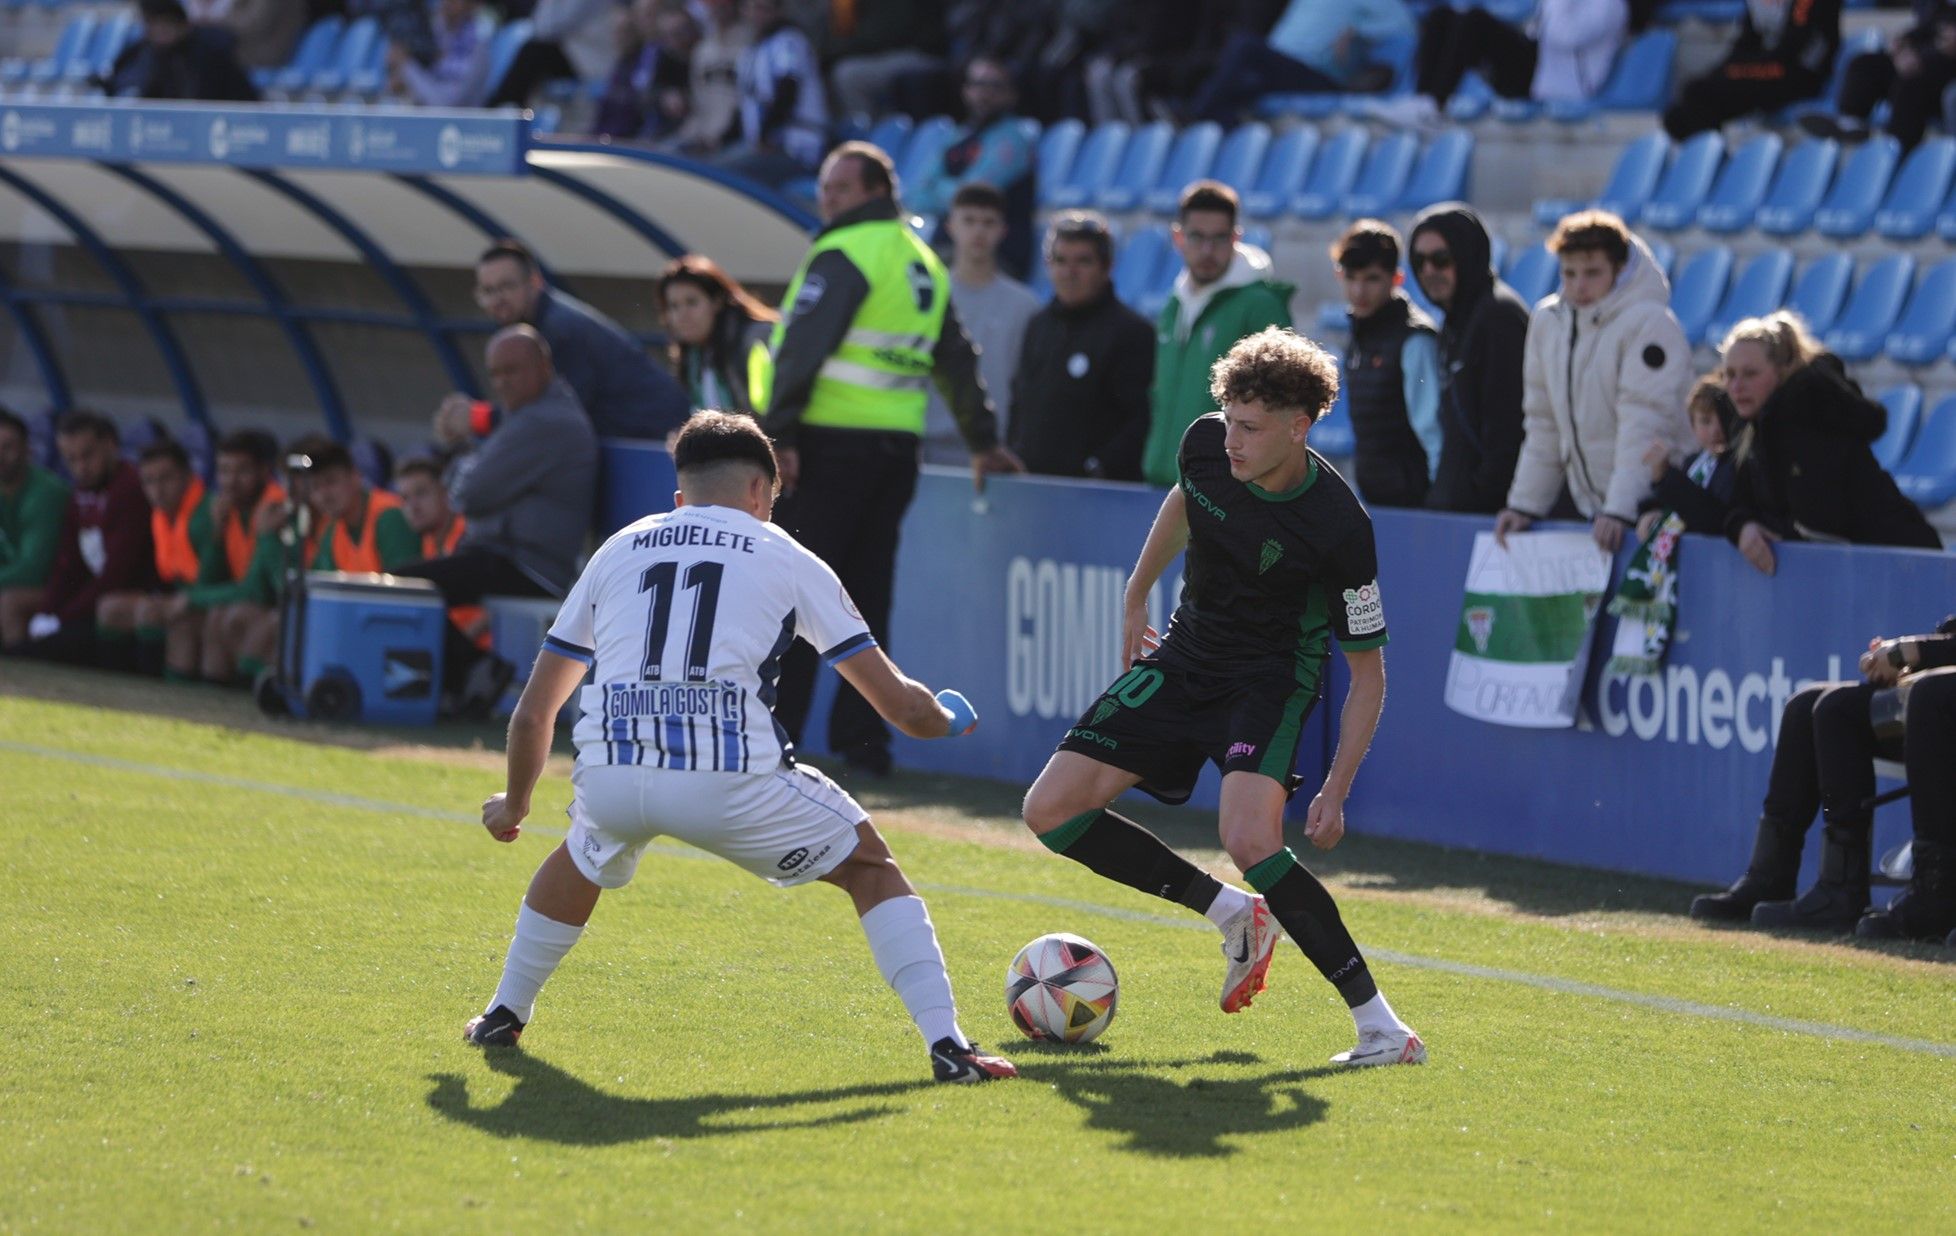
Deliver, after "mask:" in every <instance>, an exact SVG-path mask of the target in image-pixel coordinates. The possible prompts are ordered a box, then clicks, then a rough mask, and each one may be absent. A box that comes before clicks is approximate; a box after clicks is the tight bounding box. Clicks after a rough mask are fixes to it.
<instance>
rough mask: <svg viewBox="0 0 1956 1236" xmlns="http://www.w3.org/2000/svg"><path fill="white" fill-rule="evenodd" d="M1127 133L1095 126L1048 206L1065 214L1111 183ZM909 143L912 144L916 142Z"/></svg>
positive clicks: (1117, 125) (1114, 124)
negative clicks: (1063, 211)
mask: <svg viewBox="0 0 1956 1236" xmlns="http://www.w3.org/2000/svg"><path fill="white" fill-rule="evenodd" d="M1130 132H1131V131H1130V130H1129V128H1128V126H1127V124H1126V123H1125V122H1123V121H1119V120H1110V121H1108V122H1107V123H1106V124H1103V125H1098V126H1096V127H1095V128H1094V131H1093V132H1091V133H1089V134H1087V138H1086V140H1085V141H1084V142H1082V143H1081V144H1080V153H1079V154H1078V155H1077V156H1076V157H1075V158H1074V160H1073V166H1072V167H1069V168H1068V169H1067V170H1066V175H1065V177H1064V178H1063V179H1062V180H1061V182H1060V183H1058V184H1056V185H1054V186H1053V191H1052V193H1051V194H1049V195H1047V198H1046V200H1047V202H1048V204H1050V205H1051V206H1053V207H1055V208H1057V209H1060V210H1069V209H1074V208H1077V207H1081V206H1085V205H1086V204H1087V203H1088V202H1091V201H1092V200H1093V199H1094V197H1095V195H1096V194H1098V193H1099V192H1100V190H1101V188H1102V187H1103V186H1104V185H1106V184H1108V183H1109V182H1110V181H1112V180H1113V179H1114V171H1115V169H1116V168H1118V167H1120V165H1121V154H1122V153H1123V152H1124V151H1125V150H1126V149H1127V141H1128V137H1129V135H1130ZM911 140H912V141H913V142H914V141H915V140H916V139H915V138H912V139H911Z"/></svg>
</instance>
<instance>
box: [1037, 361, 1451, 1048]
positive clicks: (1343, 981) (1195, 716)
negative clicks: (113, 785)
mask: <svg viewBox="0 0 1956 1236" xmlns="http://www.w3.org/2000/svg"><path fill="white" fill-rule="evenodd" d="M1209 390H1210V394H1211V395H1212V396H1213V397H1214V399H1215V401H1216V404H1217V406H1218V407H1220V408H1221V409H1222V411H1220V412H1212V413H1210V414H1209V415H1208V416H1204V417H1202V418H1201V419H1199V420H1197V421H1196V422H1195V423H1194V424H1193V425H1190V426H1189V429H1188V432H1187V433H1186V434H1184V435H1183V437H1182V447H1181V459H1180V467H1181V484H1180V485H1179V486H1178V487H1177V488H1175V489H1174V490H1172V491H1170V492H1169V494H1168V497H1167V499H1166V500H1165V501H1163V503H1162V505H1161V513H1160V514H1159V515H1157V516H1156V517H1155V524H1154V528H1153V529H1152V530H1151V531H1150V532H1149V533H1148V539H1147V542H1146V543H1145V544H1144V545H1143V546H1142V548H1141V558H1140V561H1138V562H1137V563H1136V564H1135V567H1134V573H1133V574H1132V575H1130V576H1129V577H1128V581H1127V594H1126V598H1125V602H1124V608H1125V613H1124V615H1123V618H1122V624H1121V641H1122V648H1121V651H1122V658H1123V660H1124V661H1125V662H1126V663H1127V664H1128V666H1129V668H1128V671H1127V672H1126V673H1125V674H1123V675H1121V677H1120V678H1119V679H1117V680H1115V682H1114V684H1113V685H1112V686H1110V687H1109V688H1108V689H1107V691H1106V692H1105V693H1104V694H1102V695H1101V697H1100V698H1099V699H1098V700H1097V701H1095V703H1094V705H1093V707H1092V708H1090V709H1089V710H1088V711H1087V714H1086V715H1085V716H1083V717H1081V718H1080V720H1079V722H1078V723H1077V724H1075V725H1074V727H1073V728H1072V729H1070V730H1068V731H1067V732H1066V737H1065V739H1064V740H1063V741H1061V743H1060V745H1059V750H1058V751H1057V752H1055V753H1054V755H1053V758H1052V759H1051V760H1050V761H1048V763H1047V765H1046V768H1045V771H1043V772H1041V773H1040V774H1039V779H1038V780H1037V781H1035V782H1034V783H1033V786H1032V789H1031V790H1029V791H1027V793H1026V801H1025V820H1026V824H1027V826H1028V827H1030V828H1031V829H1032V831H1033V832H1034V833H1035V834H1037V835H1038V837H1039V840H1040V841H1041V842H1042V843H1044V844H1045V845H1046V847H1047V848H1048V849H1051V850H1053V851H1055V852H1057V853H1060V854H1064V855H1065V856H1066V857H1068V858H1071V859H1073V860H1075V861H1077V862H1079V863H1081V864H1083V865H1085V866H1086V867H1088V868H1089V869H1091V870H1092V871H1094V872H1095V873H1096V874H1099V875H1103V876H1105V877H1107V878H1108V879H1110V880H1114V881H1116V882H1118V883H1121V884H1125V885H1127V886H1129V887H1130V888H1135V889H1139V890H1140V891H1142V892H1144V893H1148V894H1151V895H1153V896H1156V897H1161V898H1163V899H1165V900H1168V901H1173V902H1176V903H1178V904H1180V905H1184V906H1187V907H1188V908H1189V909H1191V910H1194V911H1196V912H1197V913H1199V914H1203V915H1205V916H1207V917H1208V918H1209V920H1210V921H1211V922H1213V923H1215V924H1216V926H1217V927H1219V928H1220V929H1221V930H1222V933H1223V955H1224V957H1225V958H1226V959H1227V960H1228V962H1229V969H1228V974H1227V977H1226V978H1225V980H1224V983H1223V992H1222V1008H1223V1011H1224V1012H1226V1013H1234V1012H1236V1011H1237V1010H1239V1009H1242V1008H1244V1007H1246V1006H1247V1005H1248V1004H1249V1003H1250V1001H1251V999H1252V998H1253V997H1254V996H1255V995H1256V993H1257V992H1259V991H1261V990H1263V987H1264V975H1265V972H1266V971H1267V970H1268V969H1269V966H1270V954H1271V950H1272V949H1273V947H1274V945H1275V942H1276V931H1275V929H1274V927H1273V925H1272V922H1271V920H1272V919H1275V921H1276V924H1278V925H1281V926H1282V927H1283V929H1284V931H1285V932H1286V933H1287V934H1288V935H1289V936H1290V938H1291V939H1292V940H1294V941H1296V942H1297V945H1298V947H1299V948H1301V949H1303V951H1304V955H1305V956H1306V957H1308V958H1310V960H1311V963H1312V964H1313V965H1315V966H1316V967H1317V968H1318V970H1319V972H1320V973H1322V974H1323V975H1324V977H1325V979H1326V980H1327V981H1329V982H1330V983H1331V985H1332V986H1333V987H1335V988H1337V989H1338V993H1339V994H1340V995H1342V996H1343V997H1344V998H1345V1003H1346V1005H1347V1006H1349V1007H1350V1009H1351V1013H1352V1020H1353V1021H1354V1022H1355V1023H1356V1024H1357V1027H1358V1044H1357V1046H1355V1047H1353V1048H1352V1049H1351V1050H1350V1051H1345V1052H1340V1053H1338V1054H1337V1055H1335V1056H1333V1057H1332V1058H1331V1059H1332V1062H1333V1063H1334V1064H1343V1065H1374V1064H1421V1063H1424V1062H1425V1060H1426V1045H1425V1044H1424V1043H1422V1042H1421V1041H1420V1037H1419V1035H1417V1034H1415V1033H1414V1032H1413V1030H1412V1029H1411V1027H1409V1026H1407V1025H1406V1023H1405V1022H1403V1021H1401V1020H1399V1017H1398V1015H1397V1014H1396V1013H1394V1012H1393V1011H1392V1006H1391V1005H1389V1004H1387V1003H1386V999H1385V997H1384V996H1383V995H1380V994H1379V989H1378V985H1377V984H1376V983H1375V982H1374V981H1373V979H1372V975H1371V972H1370V971H1369V970H1368V969H1367V968H1366V965H1365V958H1364V957H1363V956H1362V955H1361V954H1360V953H1359V951H1358V945H1356V944H1354V943H1353V942H1352V938H1351V933H1350V932H1348V931H1346V930H1345V925H1344V922H1343V920H1342V919H1340V918H1339V915H1338V906H1337V903H1336V902H1334V901H1333V900H1332V899H1331V894H1330V893H1329V892H1327V891H1326V890H1325V887H1324V885H1322V884H1320V883H1319V882H1318V880H1317V877H1315V876H1313V875H1312V874H1311V873H1310V872H1309V871H1308V870H1306V869H1305V867H1304V865H1303V864H1302V863H1300V862H1299V861H1298V860H1297V856H1296V855H1295V854H1293V853H1292V852H1291V851H1290V849H1289V848H1288V847H1286V846H1285V845H1284V804H1285V803H1286V802H1287V801H1288V800H1289V798H1290V794H1291V791H1292V790H1293V789H1294V788H1296V780H1295V779H1294V774H1293V773H1292V769H1293V768H1294V767H1295V766H1296V762H1297V743H1298V738H1299V736H1300V735H1301V734H1302V732H1303V729H1304V720H1305V718H1306V717H1307V716H1309V715H1310V711H1311V708H1312V706H1313V705H1314V704H1316V702H1317V698H1318V694H1319V692H1320V690H1321V689H1322V682H1323V676H1324V669H1325V661H1326V658H1327V657H1328V656H1329V655H1330V649H1331V641H1332V640H1334V639H1335V640H1337V641H1338V644H1339V646H1340V648H1341V649H1342V650H1343V652H1344V655H1345V661H1346V663H1347V664H1348V665H1349V666H1350V668H1351V678H1352V685H1351V689H1350V691H1349V692H1348V693H1347V694H1346V696H1345V705H1344V711H1343V713H1342V714H1341V717H1340V722H1339V732H1338V751H1337V754H1336V755H1335V756H1334V757H1333V759H1332V761H1331V769H1330V771H1329V772H1328V773H1327V774H1326V775H1325V779H1324V785H1323V787H1322V788H1321V789H1320V790H1319V791H1318V793H1317V796H1316V797H1315V798H1313V799H1312V800H1311V810H1310V814H1309V816H1308V818H1307V820H1306V822H1305V825H1304V836H1305V837H1306V838H1308V839H1309V840H1310V842H1311V844H1312V845H1315V846H1317V847H1318V848H1319V849H1321V850H1328V849H1330V848H1331V847H1332V846H1334V845H1336V844H1338V839H1339V838H1340V837H1342V836H1343V835H1344V832H1345V797H1346V795H1347V794H1348V793H1350V791H1351V785H1352V780H1353V778H1354V777H1356V776H1357V774H1358V765H1359V761H1361V760H1363V759H1364V758H1365V751H1366V748H1367V747H1368V746H1370V745H1371V742H1372V734H1373V731H1374V730H1376V729H1377V728H1378V723H1379V711H1380V709H1381V707H1382V706H1383V705H1384V703H1385V656H1384V653H1383V652H1382V651H1381V649H1382V648H1383V646H1384V644H1385V642H1386V628H1385V611H1384V609H1383V608H1382V607H1381V606H1380V602H1379V585H1378V558H1377V554H1376V551H1375V549H1374V547H1373V543H1372V519H1371V517H1370V516H1369V515H1367V514H1366V513H1365V508H1364V507H1363V506H1361V505H1360V504H1359V501H1358V498H1357V497H1356V496H1355V495H1354V494H1353V493H1352V491H1351V487H1350V486H1348V485H1347V484H1346V483H1345V479H1344V478H1343V477H1341V476H1339V475H1338V473H1337V472H1336V471H1334V470H1333V469H1332V467H1331V466H1330V465H1329V464H1327V463H1326V462H1325V461H1324V459H1323V458H1322V457H1321V456H1319V455H1318V454H1316V453H1315V452H1314V451H1312V450H1311V449H1310V448H1309V446H1307V445H1306V443H1305V438H1306V437H1307V436H1308V435H1309V433H1310V429H1311V426H1312V425H1313V424H1314V423H1315V422H1316V420H1317V418H1318V417H1319V416H1321V415H1323V414H1324V412H1325V410H1326V409H1328V408H1329V407H1330V406H1331V402H1332V399H1333V398H1334V397H1335V396H1336V394H1337V391H1338V370H1337V365H1336V362H1334V361H1333V360H1332V358H1331V356H1330V354H1329V353H1327V352H1326V351H1325V350H1324V349H1323V348H1320V347H1318V346H1317V345H1316V344H1314V343H1312V342H1311V341H1310V340H1308V339H1305V338H1303V337H1302V336H1300V335H1296V334H1293V333H1292V332H1290V331H1288V330H1283V329H1280V328H1276V327H1272V328H1270V329H1268V330H1264V331H1260V332H1258V333H1257V334H1254V335H1250V336H1248V337H1247V338H1245V339H1243V340H1242V341H1240V342H1239V343H1237V345H1236V346H1235V347H1233V348H1231V349H1230V351H1229V353H1228V354H1227V355H1226V356H1224V357H1223V358H1222V359H1221V360H1219V361H1217V362H1216V365H1215V369H1214V370H1213V371H1212V374H1211V379H1210V387H1209ZM1184 548H1186V549H1187V550H1188V563H1187V568H1186V573H1185V576H1184V583H1183V589H1182V598H1181V604H1180V605H1179V606H1178V607H1177V608H1176V610H1175V616H1174V619H1173V621H1171V622H1170V623H1169V626H1168V633H1167V634H1166V635H1165V636H1161V635H1157V634H1156V632H1155V630H1154V629H1153V628H1152V627H1150V626H1149V625H1148V619H1147V600H1148V591H1149V589H1150V588H1152V587H1153V586H1154V583H1155V581H1156V580H1157V579H1159V578H1160V577H1161V575H1162V572H1163V571H1165V570H1166V569H1167V568H1168V566H1169V564H1170V563H1172V562H1173V561H1174V560H1175V558H1176V556H1177V555H1179V554H1180V553H1181V552H1182V550H1183V549H1184ZM1204 761H1208V762H1212V763H1214V764H1215V765H1217V767H1219V768H1220V769H1221V770H1222V774H1223V779H1222V802H1221V811H1220V832H1221V836H1222V845H1223V849H1224V850H1226V851H1228V853H1229V857H1230V859H1231V860H1232V861H1234V862H1235V864H1236V866H1237V869H1238V870H1240V871H1241V872H1242V873H1243V875H1244V877H1245V878H1246V879H1247V880H1248V882H1249V883H1250V885H1251V886H1252V887H1253V888H1255V889H1256V890H1257V892H1258V893H1260V894H1262V895H1261V896H1253V895H1252V894H1250V893H1247V892H1245V891H1243V890H1242V889H1239V888H1235V887H1233V886H1231V885H1228V884H1224V883H1222V882H1221V881H1219V880H1217V879H1216V878H1215V877H1214V876H1211V875H1209V874H1208V873H1207V872H1204V871H1203V870H1201V869H1200V868H1198V867H1197V866H1195V865H1194V864H1193V863H1191V862H1189V861H1188V860H1187V859H1185V858H1183V857H1182V856H1181V855H1179V854H1177V853H1175V851H1174V850H1172V849H1170V848H1169V847H1168V846H1167V845H1166V844H1164V843H1163V842H1162V840H1161V839H1160V838H1159V837H1156V836H1155V835H1154V834H1153V833H1151V832H1149V831H1148V830H1147V829H1145V828H1143V827H1141V826H1140V825H1139V824H1136V823H1135V822H1134V821H1132V820H1129V819H1126V818H1124V817H1122V816H1120V815H1117V814H1115V813H1114V812H1113V811H1111V810H1109V809H1108V804H1109V803H1111V802H1112V801H1113V800H1114V799H1115V798H1117V797H1118V796H1119V795H1120V794H1121V793H1123V792H1124V791H1126V790H1128V789H1130V788H1132V787H1134V786H1137V785H1138V786H1140V787H1141V789H1143V790H1145V791H1146V792H1148V793H1149V794H1152V795H1153V796H1154V797H1156V798H1158V799H1160V800H1162V801H1163V802H1167V803H1181V802H1186V801H1187V800H1188V797H1189V795H1190V794H1191V793H1192V792H1193V791H1194V788H1195V781H1196V777H1197V775H1198V774H1199V773H1200V772H1201V771H1202V765H1203V763H1204Z"/></svg>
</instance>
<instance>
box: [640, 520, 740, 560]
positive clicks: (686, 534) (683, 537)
mask: <svg viewBox="0 0 1956 1236" xmlns="http://www.w3.org/2000/svg"><path fill="white" fill-rule="evenodd" d="M670 545H699V546H703V547H705V548H708V549H731V550H735V551H737V552H739V553H743V554H751V553H753V552H754V538H753V537H751V536H748V535H747V534H746V533H744V532H729V531H728V530H727V529H725V528H707V527H703V526H701V525H699V524H682V523H672V524H665V525H663V526H662V527H658V528H654V529H652V530H651V531H650V532H640V533H637V534H635V535H634V536H633V537H632V548H633V549H664V548H665V547H667V546H670Z"/></svg>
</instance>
